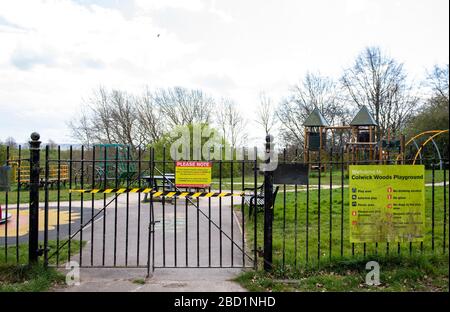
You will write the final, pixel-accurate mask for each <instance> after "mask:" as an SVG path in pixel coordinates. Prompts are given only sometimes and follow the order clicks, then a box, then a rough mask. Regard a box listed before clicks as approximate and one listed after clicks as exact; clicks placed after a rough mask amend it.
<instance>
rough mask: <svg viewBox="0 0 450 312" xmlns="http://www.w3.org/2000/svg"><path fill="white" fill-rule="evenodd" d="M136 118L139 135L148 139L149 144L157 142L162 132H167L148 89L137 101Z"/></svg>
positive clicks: (161, 115) (158, 109) (159, 111)
mask: <svg viewBox="0 0 450 312" xmlns="http://www.w3.org/2000/svg"><path fill="white" fill-rule="evenodd" d="M137 118H138V123H139V128H140V129H139V130H140V135H142V136H144V137H147V138H149V139H150V140H149V141H151V142H156V141H158V140H159V139H160V138H161V137H162V135H163V134H164V132H166V131H167V130H168V129H167V126H166V124H165V123H164V118H163V114H162V113H161V110H160V108H159V107H158V106H157V105H156V104H155V101H154V98H153V95H152V93H151V92H150V90H148V89H147V90H146V92H145V93H144V94H143V95H142V96H141V97H140V98H139V99H138V102H137Z"/></svg>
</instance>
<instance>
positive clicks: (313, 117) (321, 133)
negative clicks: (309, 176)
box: [303, 108, 328, 163]
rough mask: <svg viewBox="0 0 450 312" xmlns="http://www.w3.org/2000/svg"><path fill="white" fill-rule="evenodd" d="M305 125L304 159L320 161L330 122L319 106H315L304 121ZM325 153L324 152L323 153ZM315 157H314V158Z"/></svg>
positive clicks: (306, 160)
mask: <svg viewBox="0 0 450 312" xmlns="http://www.w3.org/2000/svg"><path fill="white" fill-rule="evenodd" d="M303 126H304V127H305V139H304V153H303V155H304V161H305V163H307V162H310V161H318V160H319V159H320V156H321V152H322V151H323V150H324V147H325V143H326V130H325V129H326V127H328V122H327V121H326V120H325V118H324V117H323V116H322V114H321V113H320V111H319V109H318V108H315V109H314V110H313V111H312V112H311V114H310V115H309V116H308V118H306V120H305V122H304V123H303ZM322 155H323V154H322ZM312 158H313V159H312Z"/></svg>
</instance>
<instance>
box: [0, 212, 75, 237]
mask: <svg viewBox="0 0 450 312" xmlns="http://www.w3.org/2000/svg"><path fill="white" fill-rule="evenodd" d="M8 213H10V214H11V219H9V220H8V237H15V236H17V231H16V224H17V223H16V222H17V211H16V210H13V209H10V210H8ZM79 218H80V214H79V213H78V212H72V223H73V221H75V220H77V219H79ZM28 221H29V211H28V210H26V209H21V210H20V211H19V236H22V235H25V234H28ZM44 221H45V220H44V209H39V231H44ZM57 221H58V211H57V210H56V209H49V210H48V225H49V226H48V229H49V231H51V230H54V229H56V226H57ZM68 223H69V212H68V211H60V212H59V224H60V226H61V225H64V224H68ZM5 229H6V224H0V236H1V237H4V236H5Z"/></svg>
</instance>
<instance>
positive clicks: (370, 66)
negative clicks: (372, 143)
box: [341, 47, 418, 136]
mask: <svg viewBox="0 0 450 312" xmlns="http://www.w3.org/2000/svg"><path fill="white" fill-rule="evenodd" d="M341 82H342V85H343V86H344V89H345V90H346V91H347V92H348V94H349V96H350V98H351V99H352V100H353V101H354V102H355V103H356V104H357V105H358V106H362V105H367V106H368V107H369V109H370V111H371V112H372V114H373V115H374V117H375V121H376V122H377V123H378V125H379V126H380V130H381V133H380V134H377V136H380V135H381V136H383V135H384V134H385V133H386V131H387V129H390V130H391V131H392V133H394V134H395V133H397V132H398V131H400V130H401V128H402V127H403V126H404V125H405V123H406V122H407V121H408V120H409V118H411V116H412V115H413V113H414V110H415V108H416V107H417V104H418V100H417V97H415V96H413V95H412V94H411V87H410V86H409V85H408V84H407V82H406V74H405V72H404V70H403V64H401V63H398V62H397V61H396V60H394V59H393V58H390V57H388V56H386V55H385V54H383V53H382V52H381V50H380V48H378V47H368V48H366V49H365V50H364V51H363V52H361V53H360V54H359V55H358V56H357V58H356V60H355V63H354V65H353V66H352V67H351V68H348V69H347V70H345V71H344V74H343V76H342V78H341Z"/></svg>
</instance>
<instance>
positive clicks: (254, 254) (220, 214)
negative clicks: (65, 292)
mask: <svg viewBox="0 0 450 312" xmlns="http://www.w3.org/2000/svg"><path fill="white" fill-rule="evenodd" d="M38 140H39V138H38V137H37V138H36V137H35V138H34V140H32V142H31V148H30V149H23V148H22V147H21V146H19V147H18V149H16V150H14V151H11V150H10V148H8V149H7V155H6V157H7V162H6V164H7V165H10V166H11V167H12V168H13V169H14V172H13V178H14V182H13V183H12V186H11V190H10V191H9V192H4V193H3V194H1V195H3V197H2V201H0V204H1V207H2V216H4V217H5V218H6V216H9V219H8V220H7V221H5V222H4V223H2V224H1V225H0V248H1V249H3V250H2V255H1V256H2V257H4V260H5V262H8V263H26V262H27V261H32V262H33V261H37V259H38V257H41V256H42V261H43V262H44V263H45V264H46V265H51V266H62V265H65V263H66V262H67V261H69V260H72V261H77V262H78V263H79V264H80V265H81V266H82V267H144V268H147V269H148V270H152V269H158V268H185V267H192V268H195V267H198V268H213V267H216V268H232V267H250V268H255V269H257V268H261V267H264V268H266V269H273V268H275V269H280V270H283V271H285V270H292V269H297V268H300V267H303V266H307V265H316V264H317V265H318V264H320V263H323V262H333V261H334V260H337V259H347V258H354V257H369V256H383V255H384V256H386V255H393V254H396V255H401V256H411V255H415V254H429V253H437V252H441V253H448V230H447V223H448V212H447V202H448V185H447V179H448V177H447V171H448V160H446V159H445V160H443V159H439V160H436V159H423V160H422V162H423V164H424V165H425V168H426V169H427V171H426V227H427V232H426V236H425V239H424V241H423V242H418V243H416V242H405V243H389V242H378V243H361V244H355V243H350V241H349V228H348V220H349V219H348V218H349V205H348V200H347V199H348V166H349V165H351V164H389V162H386V161H383V162H380V161H374V160H371V161H353V162H350V161H348V160H347V159H345V157H344V156H345V155H344V153H334V154H331V155H329V158H328V160H326V161H323V160H322V161H320V160H319V159H320V158H318V161H310V162H308V163H306V164H305V165H307V166H308V168H309V173H308V176H309V180H308V181H309V182H308V183H307V184H306V185H287V184H282V185H276V184H273V182H271V181H272V180H270V176H269V173H268V172H265V173H264V176H263V175H262V174H261V172H260V170H259V168H260V167H261V165H262V162H261V161H258V160H257V159H255V160H236V159H234V160H211V162H212V166H213V169H212V172H213V174H212V183H211V185H210V186H209V187H207V188H206V189H186V188H179V187H176V186H175V185H174V180H173V174H174V161H173V160H172V159H170V158H169V157H168V150H166V149H162V150H154V149H148V150H145V151H144V150H130V148H129V147H128V148H126V149H125V150H120V147H116V148H115V149H114V150H113V151H112V152H111V151H108V150H107V148H106V147H105V148H101V147H81V148H79V149H78V148H77V149H75V148H73V147H70V148H68V149H61V147H56V148H51V147H49V146H46V147H45V148H40V147H39V143H38ZM33 142H34V143H33ZM33 144H34V145H33ZM243 152H244V153H243V154H245V151H243ZM108 153H110V154H108ZM120 155H125V156H124V157H120ZM279 163H303V162H302V161H300V160H299V157H298V153H296V152H294V153H293V152H288V151H284V152H282V153H280V155H279ZM404 163H408V160H404ZM23 168H29V169H27V170H29V171H27V172H29V173H27V174H29V177H30V179H29V181H25V179H23V177H24V174H23V173H22V172H21V171H22V170H23ZM441 168H442V169H441ZM158 192H160V193H158ZM270 238H271V239H270ZM30 243H31V244H30ZM1 249H0V250H1Z"/></svg>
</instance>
